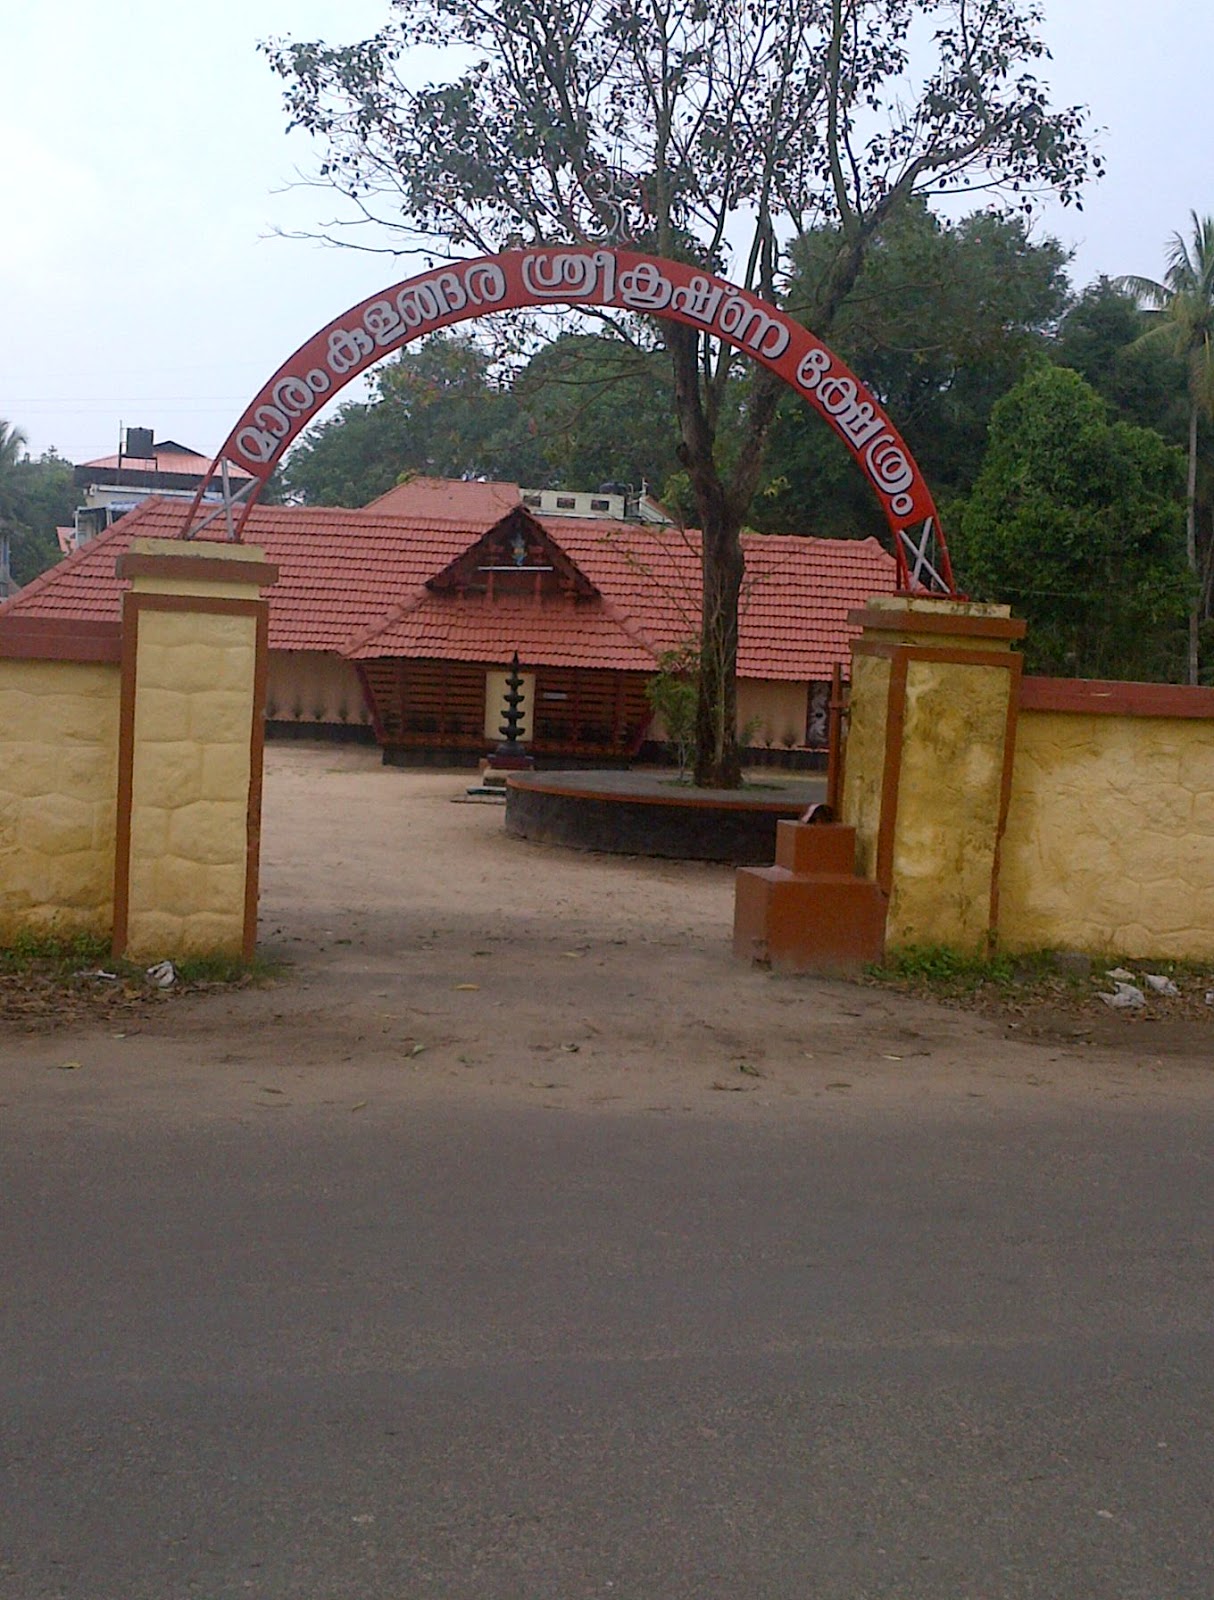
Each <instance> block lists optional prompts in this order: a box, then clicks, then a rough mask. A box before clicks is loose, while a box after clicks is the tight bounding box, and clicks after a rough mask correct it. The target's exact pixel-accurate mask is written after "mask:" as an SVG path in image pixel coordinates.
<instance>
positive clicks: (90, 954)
mask: <svg viewBox="0 0 1214 1600" xmlns="http://www.w3.org/2000/svg"><path fill="white" fill-rule="evenodd" d="M173 965H174V970H175V972H176V981H175V982H174V983H172V984H170V985H169V986H168V988H165V989H162V988H160V987H159V985H157V984H155V983H153V982H152V981H151V980H150V979H149V977H148V974H147V968H146V967H145V966H144V965H143V964H142V963H140V962H135V961H116V960H114V958H113V956H111V954H110V941H109V939H108V938H105V937H99V936H97V935H94V934H69V935H63V934H56V933H48V934H39V935H33V934H28V933H26V934H21V935H19V936H18V937H17V938H16V939H15V940H14V941H13V942H12V943H11V944H9V945H6V946H3V947H0V1022H7V1023H15V1024H17V1025H18V1026H23V1027H25V1028H26V1029H27V1030H28V1031H30V1032H38V1031H42V1030H44V1029H45V1028H47V1027H62V1026H69V1025H72V1024H78V1023H87V1022H94V1023H95V1022H97V1021H99V1020H100V1019H102V1018H115V1019H116V1018H118V1017H120V1016H122V1017H126V1018H130V1017H137V1016H140V1015H142V1014H144V1013H146V1012H148V1010H149V1008H154V1007H157V1006H161V1005H165V1004H167V1003H169V1002H171V1001H172V1000H174V999H176V998H178V997H179V996H182V995H186V994H191V993H197V992H198V991H199V990H202V989H216V988H249V987H252V986H255V985H258V984H262V983H268V982H270V981H272V980H273V979H274V978H276V977H277V976H278V975H279V973H280V972H281V971H282V969H283V964H282V963H274V962H270V961H263V960H261V959H259V958H255V959H254V960H252V961H242V960H240V959H239V958H235V957H225V956H218V957H215V956H208V957H193V958H189V959H186V960H183V961H180V962H174V964H173Z"/></svg>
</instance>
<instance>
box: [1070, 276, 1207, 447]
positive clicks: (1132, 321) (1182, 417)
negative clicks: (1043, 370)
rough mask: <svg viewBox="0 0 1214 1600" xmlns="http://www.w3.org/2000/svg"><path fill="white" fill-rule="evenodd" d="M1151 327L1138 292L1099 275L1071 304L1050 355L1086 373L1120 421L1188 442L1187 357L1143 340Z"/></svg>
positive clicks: (1083, 375) (1172, 440)
mask: <svg viewBox="0 0 1214 1600" xmlns="http://www.w3.org/2000/svg"><path fill="white" fill-rule="evenodd" d="M1147 326H1148V323H1147V318H1146V315H1145V314H1144V313H1143V312H1142V311H1141V310H1140V309H1139V307H1138V302H1137V299H1136V297H1135V296H1134V295H1133V294H1131V293H1129V292H1128V291H1127V290H1125V289H1122V288H1120V287H1119V286H1118V285H1117V284H1116V283H1115V282H1114V281H1113V280H1112V279H1110V278H1106V277H1102V278H1099V279H1097V281H1096V282H1095V283H1090V284H1089V285H1088V286H1087V288H1086V289H1084V291H1083V293H1082V294H1080V295H1079V296H1078V297H1077V298H1075V299H1074V300H1072V302H1071V304H1070V305H1069V306H1068V308H1067V311H1066V314H1065V316H1064V317H1063V318H1062V320H1061V322H1060V323H1059V325H1058V330H1057V333H1056V335H1055V336H1054V338H1053V339H1052V340H1051V342H1050V346H1049V356H1050V360H1051V361H1053V362H1054V363H1055V365H1057V366H1060V367H1070V368H1072V369H1073V370H1074V371H1075V372H1078V373H1079V375H1080V376H1081V377H1083V378H1086V379H1087V381H1088V382H1089V383H1090V384H1091V385H1092V388H1093V389H1095V390H1096V392H1097V394H1098V395H1100V397H1101V399H1102V400H1106V401H1107V402H1108V404H1109V406H1110V407H1111V408H1112V411H1113V413H1114V414H1115V415H1116V416H1117V417H1119V418H1120V419H1121V421H1122V422H1133V423H1137V424H1138V426H1139V427H1142V428H1154V430H1155V432H1156V433H1159V434H1162V435H1163V437H1164V438H1165V439H1167V440H1168V442H1169V443H1170V444H1184V443H1185V440H1186V437H1187V430H1188V403H1187V400H1186V396H1185V368H1184V362H1183V361H1181V360H1179V359H1178V358H1177V357H1176V356H1174V355H1173V354H1172V353H1171V352H1170V351H1168V350H1164V349H1161V348H1160V347H1159V345H1158V344H1152V345H1149V346H1146V345H1143V344H1141V343H1140V342H1139V341H1140V339H1141V336H1142V335H1143V334H1144V333H1145V332H1146V330H1147Z"/></svg>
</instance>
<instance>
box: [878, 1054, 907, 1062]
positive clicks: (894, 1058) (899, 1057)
mask: <svg viewBox="0 0 1214 1600" xmlns="http://www.w3.org/2000/svg"><path fill="white" fill-rule="evenodd" d="M881 1059H882V1061H901V1060H902V1057H901V1056H886V1055H883V1056H882V1057H881Z"/></svg>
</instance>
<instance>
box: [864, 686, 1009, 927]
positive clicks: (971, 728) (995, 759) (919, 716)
mask: <svg viewBox="0 0 1214 1600" xmlns="http://www.w3.org/2000/svg"><path fill="white" fill-rule="evenodd" d="M1010 688H1011V674H1010V673H1009V671H1008V670H1007V668H1006V667H1005V666H991V667H983V666H973V665H968V664H959V663H953V662H933V661H913V660H912V661H910V662H909V663H908V666H907V676H906V709H905V718H904V723H903V746H902V764H901V771H900V773H899V780H898V815H897V825H896V829H895V833H894V851H893V881H892V886H891V892H890V903H889V919H888V922H887V924H886V939H887V942H888V943H889V944H890V945H891V946H897V945H908V944H948V945H952V946H954V947H955V948H958V949H962V950H978V949H984V948H985V946H986V941H987V936H988V934H989V932H990V908H991V879H992V874H993V871H994V863H995V839H996V835H997V831H998V821H999V802H1000V793H1001V789H1002V781H1003V751H1004V730H1005V728H1006V725H1007V705H1008V694H1009V692H1010Z"/></svg>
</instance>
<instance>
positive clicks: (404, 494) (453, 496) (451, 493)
mask: <svg viewBox="0 0 1214 1600" xmlns="http://www.w3.org/2000/svg"><path fill="white" fill-rule="evenodd" d="M522 497H523V491H522V490H521V489H520V488H519V486H518V484H517V483H477V482H474V481H465V480H464V479H462V478H410V479H409V480H408V481H407V482H406V483H398V484H397V485H396V486H395V488H392V489H389V490H388V492H387V494H381V495H380V497H379V499H378V500H372V501H371V503H370V504H369V505H366V506H364V507H363V511H364V512H366V511H373V512H375V513H376V515H377V516H381V517H382V516H394V517H412V518H413V519H415V520H416V521H419V522H428V521H431V520H434V521H438V522H462V523H463V524H464V525H465V527H468V528H487V527H488V526H489V524H490V523H492V522H496V521H497V519H498V518H499V517H501V516H504V515H505V514H506V512H507V511H509V510H511V509H512V507H514V506H516V505H518V504H519V502H520V501H521V500H522ZM360 515H361V513H360Z"/></svg>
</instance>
